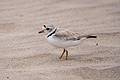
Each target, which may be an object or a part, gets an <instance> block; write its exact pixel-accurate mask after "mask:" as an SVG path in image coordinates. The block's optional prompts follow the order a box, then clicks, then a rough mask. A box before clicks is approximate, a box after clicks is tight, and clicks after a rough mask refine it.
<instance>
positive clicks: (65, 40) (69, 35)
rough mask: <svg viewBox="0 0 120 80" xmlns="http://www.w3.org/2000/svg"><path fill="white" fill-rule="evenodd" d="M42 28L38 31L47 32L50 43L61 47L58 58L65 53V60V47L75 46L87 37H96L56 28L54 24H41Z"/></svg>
mask: <svg viewBox="0 0 120 80" xmlns="http://www.w3.org/2000/svg"><path fill="white" fill-rule="evenodd" d="M42 28H43V29H42V30H41V31H39V32H38V33H47V36H46V38H47V40H48V42H49V43H50V44H52V45H53V46H55V47H58V48H63V52H62V54H61V56H60V57H59V59H61V58H62V57H63V55H64V53H66V60H67V57H68V51H67V50H66V48H68V47H72V46H77V45H79V44H80V42H81V40H84V39H88V38H97V36H94V35H79V34H78V33H74V32H70V31H69V30H65V29H61V28H57V27H55V26H54V25H47V26H46V25H43V27H42Z"/></svg>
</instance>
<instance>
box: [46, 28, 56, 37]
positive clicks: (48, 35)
mask: <svg viewBox="0 0 120 80" xmlns="http://www.w3.org/2000/svg"><path fill="white" fill-rule="evenodd" d="M56 30H57V28H56V29H55V30H54V31H53V32H52V33H50V34H49V35H48V36H47V37H49V36H51V35H52V34H54V33H55V32H56Z"/></svg>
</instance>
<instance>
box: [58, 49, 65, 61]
mask: <svg viewBox="0 0 120 80" xmlns="http://www.w3.org/2000/svg"><path fill="white" fill-rule="evenodd" d="M65 51H66V50H65V49H64V50H63V52H62V55H61V56H60V57H59V59H61V58H62V57H63V55H64V53H65Z"/></svg>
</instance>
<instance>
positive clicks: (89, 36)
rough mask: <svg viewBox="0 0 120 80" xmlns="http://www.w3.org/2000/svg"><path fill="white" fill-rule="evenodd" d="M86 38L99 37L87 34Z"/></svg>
mask: <svg viewBox="0 0 120 80" xmlns="http://www.w3.org/2000/svg"><path fill="white" fill-rule="evenodd" d="M86 38H87V39H88V38H97V36H92V35H88V36H86Z"/></svg>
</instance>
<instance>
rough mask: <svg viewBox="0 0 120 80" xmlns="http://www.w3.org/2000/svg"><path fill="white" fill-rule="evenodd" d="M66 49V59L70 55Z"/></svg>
mask: <svg viewBox="0 0 120 80" xmlns="http://www.w3.org/2000/svg"><path fill="white" fill-rule="evenodd" d="M65 51H66V60H67V59H68V58H67V57H68V51H67V50H65Z"/></svg>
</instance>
